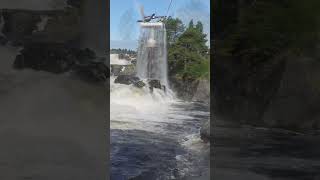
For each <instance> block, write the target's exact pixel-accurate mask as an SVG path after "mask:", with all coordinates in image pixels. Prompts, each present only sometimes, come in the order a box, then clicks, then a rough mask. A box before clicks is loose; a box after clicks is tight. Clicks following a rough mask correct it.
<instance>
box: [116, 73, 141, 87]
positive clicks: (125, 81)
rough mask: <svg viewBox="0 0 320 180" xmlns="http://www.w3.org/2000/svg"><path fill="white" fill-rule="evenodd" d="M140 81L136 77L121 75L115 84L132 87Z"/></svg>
mask: <svg viewBox="0 0 320 180" xmlns="http://www.w3.org/2000/svg"><path fill="white" fill-rule="evenodd" d="M139 80H140V79H139V78H138V77H136V76H130V75H120V76H118V77H117V78H116V79H115V80H114V83H119V84H126V85H130V84H134V83H136V82H138V81H139Z"/></svg>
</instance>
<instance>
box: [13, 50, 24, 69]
mask: <svg viewBox="0 0 320 180" xmlns="http://www.w3.org/2000/svg"><path fill="white" fill-rule="evenodd" d="M13 67H14V68H15V69H23V68H24V67H25V65H24V58H23V55H21V54H19V55H17V57H16V59H15V61H14V63H13Z"/></svg>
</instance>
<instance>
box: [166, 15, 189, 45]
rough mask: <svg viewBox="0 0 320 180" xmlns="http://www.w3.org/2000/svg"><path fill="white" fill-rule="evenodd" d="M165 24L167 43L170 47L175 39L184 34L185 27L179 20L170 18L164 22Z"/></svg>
mask: <svg viewBox="0 0 320 180" xmlns="http://www.w3.org/2000/svg"><path fill="white" fill-rule="evenodd" d="M165 24H166V29H167V42H168V44H169V45H170V44H172V43H174V42H175V41H176V40H177V38H178V37H179V36H180V35H181V34H182V33H183V32H184V30H185V27H184V24H183V23H182V21H181V20H180V19H178V18H176V19H173V18H172V17H169V18H168V19H167V20H166V21H165Z"/></svg>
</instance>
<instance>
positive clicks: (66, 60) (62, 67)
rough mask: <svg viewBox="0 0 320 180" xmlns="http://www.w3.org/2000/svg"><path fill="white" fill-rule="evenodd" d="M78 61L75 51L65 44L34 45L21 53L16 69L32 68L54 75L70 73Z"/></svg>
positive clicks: (25, 48)
mask: <svg viewBox="0 0 320 180" xmlns="http://www.w3.org/2000/svg"><path fill="white" fill-rule="evenodd" d="M75 61H76V56H75V53H74V50H72V49H68V48H66V47H65V46H64V45H63V44H56V43H32V44H28V45H26V46H25V47H24V49H22V50H21V51H20V55H18V56H17V57H16V59H15V62H14V68H18V69H23V68H31V69H34V70H43V71H48V72H52V73H62V72H66V71H69V70H70V69H71V66H72V64H74V63H75Z"/></svg>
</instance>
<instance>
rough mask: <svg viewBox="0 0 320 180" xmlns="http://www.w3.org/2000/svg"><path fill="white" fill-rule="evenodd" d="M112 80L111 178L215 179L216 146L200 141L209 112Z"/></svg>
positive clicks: (200, 105)
mask: <svg viewBox="0 0 320 180" xmlns="http://www.w3.org/2000/svg"><path fill="white" fill-rule="evenodd" d="M114 79H115V78H114V77H111V79H110V81H111V82H110V88H111V92H110V113H111V114H110V116H111V119H110V120H111V125H110V130H111V135H110V138H111V164H112V165H111V166H112V167H111V179H112V180H125V179H140V180H143V179H146V180H157V179H159V180H166V179H189V178H191V177H192V178H199V179H200V178H201V179H203V178H204V177H209V173H208V172H209V159H210V158H209V156H210V155H209V151H210V148H209V147H210V144H208V143H204V142H203V141H202V140H201V139H200V137H199V129H200V126H201V124H202V123H203V122H204V121H205V120H206V119H208V118H209V107H208V106H207V105H204V104H201V103H193V102H183V101H180V100H178V99H175V98H174V96H172V95H168V94H165V93H164V92H163V91H162V90H157V89H155V90H154V91H153V93H150V92H149V90H148V87H145V88H143V89H138V88H135V87H133V86H128V85H123V84H115V83H113V81H114ZM207 179H209V178H207Z"/></svg>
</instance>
